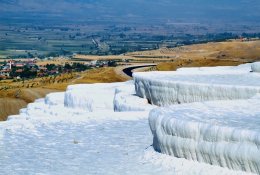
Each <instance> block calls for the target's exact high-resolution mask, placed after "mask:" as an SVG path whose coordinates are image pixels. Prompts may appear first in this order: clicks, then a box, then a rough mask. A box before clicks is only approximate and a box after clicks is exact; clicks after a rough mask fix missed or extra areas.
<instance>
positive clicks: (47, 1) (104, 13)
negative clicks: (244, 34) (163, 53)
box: [0, 0, 260, 23]
mask: <svg viewBox="0 0 260 175" xmlns="http://www.w3.org/2000/svg"><path fill="white" fill-rule="evenodd" d="M259 9H260V1H259V0H218V1H215V0H131V1H127V0H56V1H53V0H0V20H3V19H13V18H17V17H22V18H23V19H26V18H27V19H31V18H39V17H40V18H43V17H44V18H46V19H48V18H51V19H56V18H57V19H58V18H59V19H68V18H70V19H71V20H93V21H95V20H98V19H102V20H105V21H106V20H110V21H117V20H120V21H125V22H127V21H143V22H148V21H156V22H158V21H160V22H164V23H165V22H167V21H175V22H176V21H182V22H205V21H211V22H213V21H212V20H215V21H218V22H226V23H228V22H254V23H260V20H259V18H260V12H259Z"/></svg>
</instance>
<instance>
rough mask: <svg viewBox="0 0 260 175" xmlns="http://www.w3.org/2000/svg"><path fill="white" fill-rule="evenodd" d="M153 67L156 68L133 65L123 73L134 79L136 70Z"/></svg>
mask: <svg viewBox="0 0 260 175" xmlns="http://www.w3.org/2000/svg"><path fill="white" fill-rule="evenodd" d="M152 66H156V64H146V65H133V66H130V67H126V68H124V69H123V70H122V71H123V72H124V74H126V75H127V76H129V77H133V70H134V69H139V68H145V67H152Z"/></svg>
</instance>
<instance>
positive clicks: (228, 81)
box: [134, 72, 260, 87]
mask: <svg viewBox="0 0 260 175" xmlns="http://www.w3.org/2000/svg"><path fill="white" fill-rule="evenodd" d="M134 77H135V78H142V79H144V80H146V79H147V80H151V81H156V82H158V81H162V82H184V83H189V84H193V83H194V84H211V85H232V86H236V85H237V86H257V87H258V86H259V87H260V73H252V72H249V73H244V74H242V73H235V74H192V73H187V72H185V73H181V74H180V73H178V72H145V73H135V74H134Z"/></svg>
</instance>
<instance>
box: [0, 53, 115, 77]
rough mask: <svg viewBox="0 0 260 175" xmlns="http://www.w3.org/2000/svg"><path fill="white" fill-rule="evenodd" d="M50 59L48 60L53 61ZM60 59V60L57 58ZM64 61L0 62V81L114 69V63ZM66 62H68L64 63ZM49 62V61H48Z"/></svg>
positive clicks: (52, 58)
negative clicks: (105, 68)
mask: <svg viewBox="0 0 260 175" xmlns="http://www.w3.org/2000/svg"><path fill="white" fill-rule="evenodd" d="M55 59H56V58H54V57H50V58H48V60H55ZM59 59H61V58H59ZM62 59H64V63H62V64H53V63H46V64H43V65H41V64H39V63H42V62H43V61H42V60H41V59H39V58H26V59H19V60H18V59H6V60H5V61H3V62H0V80H3V79H16V80H21V79H31V78H36V77H46V76H51V75H59V74H63V73H72V72H81V71H85V70H87V69H92V68H97V67H115V66H116V65H117V63H116V61H112V60H108V61H100V60H98V61H91V62H82V63H80V62H69V60H70V59H69V58H62ZM66 61H68V62H66ZM50 62H51V61H50Z"/></svg>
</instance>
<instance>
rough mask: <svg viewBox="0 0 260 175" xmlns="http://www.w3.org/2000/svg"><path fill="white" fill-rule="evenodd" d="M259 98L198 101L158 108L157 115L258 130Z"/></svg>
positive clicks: (259, 121) (259, 122)
mask: <svg viewBox="0 0 260 175" xmlns="http://www.w3.org/2000/svg"><path fill="white" fill-rule="evenodd" d="M259 106H260V100H259V99H249V100H233V101H212V102H199V103H190V104H182V105H174V106H171V107H168V108H158V109H156V111H155V112H158V115H160V116H164V117H169V118H175V119H177V120H182V121H184V122H196V123H205V124H210V125H216V126H222V127H232V128H237V129H245V130H253V131H255V132H260V127H259V125H260V108H259Z"/></svg>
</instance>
